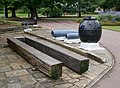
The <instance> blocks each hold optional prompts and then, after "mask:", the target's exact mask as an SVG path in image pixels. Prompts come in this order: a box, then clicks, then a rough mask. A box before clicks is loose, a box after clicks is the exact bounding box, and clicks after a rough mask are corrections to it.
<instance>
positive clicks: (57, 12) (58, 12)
mask: <svg viewBox="0 0 120 88" xmlns="http://www.w3.org/2000/svg"><path fill="white" fill-rule="evenodd" d="M49 17H62V10H61V9H59V8H53V9H52V10H51V12H50V13H49Z"/></svg>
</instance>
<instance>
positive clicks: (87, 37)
mask: <svg viewBox="0 0 120 88" xmlns="http://www.w3.org/2000/svg"><path fill="white" fill-rule="evenodd" d="M101 33H102V27H101V25H100V23H99V21H98V20H97V19H96V18H94V17H87V18H85V19H83V21H82V22H81V23H80V25H79V36H80V40H81V41H82V42H85V43H97V42H98V41H99V40H100V38H101Z"/></svg>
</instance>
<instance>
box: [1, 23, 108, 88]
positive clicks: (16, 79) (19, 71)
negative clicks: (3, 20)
mask: <svg viewBox="0 0 120 88" xmlns="http://www.w3.org/2000/svg"><path fill="white" fill-rule="evenodd" d="M46 24H47V25H48V26H47V27H50V28H52V27H54V26H51V25H50V24H49V23H46ZM69 24H74V25H71V26H70V25H69ZM41 25H43V24H41ZM53 25H54V24H53ZM57 25H59V26H58V27H59V28H68V27H69V28H75V29H76V28H77V26H78V24H77V23H74V22H71V21H70V22H68V23H66V24H65V27H64V26H62V25H64V23H62V22H57V23H56V25H55V27H56V26H57ZM75 25H76V27H74V26H75ZM45 27H46V26H45ZM56 28H57V27H56ZM38 34H43V33H41V32H39V33H38ZM19 35H24V34H23V33H8V34H3V35H1V36H0V69H1V70H0V71H1V72H0V88H60V87H61V88H83V87H85V86H87V85H88V84H89V83H90V82H92V80H93V79H95V78H96V77H97V76H98V75H99V74H101V73H102V72H103V71H105V70H106V69H107V68H109V65H107V64H100V63H98V62H96V61H94V60H90V68H89V70H88V71H87V72H85V73H84V74H82V75H80V74H77V73H75V72H73V71H72V70H70V69H68V68H67V67H63V74H62V77H61V78H60V79H58V80H52V79H50V78H49V77H47V76H46V75H45V74H43V73H42V72H40V71H38V70H37V69H36V70H35V69H34V68H33V66H31V65H30V64H29V63H28V62H27V61H25V60H24V58H22V57H20V56H19V55H18V54H16V53H15V52H14V51H13V50H12V49H10V48H9V47H8V46H7V43H6V38H7V37H9V36H19ZM46 36H47V35H46ZM12 58H13V59H12Z"/></svg>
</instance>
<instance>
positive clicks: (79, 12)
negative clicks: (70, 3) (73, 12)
mask: <svg viewBox="0 0 120 88" xmlns="http://www.w3.org/2000/svg"><path fill="white" fill-rule="evenodd" d="M78 17H81V1H79V2H78Z"/></svg>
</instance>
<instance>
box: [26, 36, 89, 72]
mask: <svg viewBox="0 0 120 88" xmlns="http://www.w3.org/2000/svg"><path fill="white" fill-rule="evenodd" d="M25 43H27V44H28V45H30V46H32V47H34V48H36V49H38V50H40V51H42V52H43V53H46V54H48V55H49V56H51V57H53V58H55V59H57V60H60V61H62V62H63V63H64V65H65V66H67V67H68V68H70V69H72V70H73V71H75V72H78V73H80V74H81V73H83V72H85V71H87V70H88V68H89V59H88V58H86V57H83V56H81V55H79V54H77V53H75V52H72V51H70V50H68V49H65V48H63V47H61V46H58V45H56V44H53V43H51V42H48V41H46V40H44V39H41V38H37V37H31V36H30V37H29V36H26V37H25Z"/></svg>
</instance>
